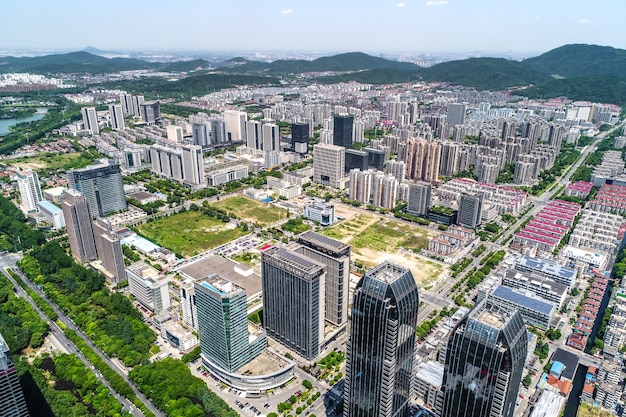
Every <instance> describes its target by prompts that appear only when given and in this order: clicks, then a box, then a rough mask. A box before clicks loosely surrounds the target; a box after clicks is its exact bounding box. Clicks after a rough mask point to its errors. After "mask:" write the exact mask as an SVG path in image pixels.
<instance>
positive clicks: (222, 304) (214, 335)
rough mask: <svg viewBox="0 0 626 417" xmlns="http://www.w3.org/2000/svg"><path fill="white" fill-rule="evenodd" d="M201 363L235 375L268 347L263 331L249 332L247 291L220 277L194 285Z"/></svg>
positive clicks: (215, 276) (212, 277) (208, 278)
mask: <svg viewBox="0 0 626 417" xmlns="http://www.w3.org/2000/svg"><path fill="white" fill-rule="evenodd" d="M194 290H195V299H196V308H197V312H198V332H199V333H200V349H201V355H202V359H203V362H205V363H206V364H207V365H208V366H209V367H210V368H212V369H215V367H217V368H219V369H218V372H219V371H220V370H222V371H226V372H228V373H232V372H235V371H236V370H238V369H239V368H241V367H242V366H244V365H245V364H247V363H248V362H250V361H251V360H252V359H254V358H255V357H256V356H258V355H259V354H261V353H262V352H263V350H265V348H266V347H267V338H266V334H265V332H264V331H262V330H260V329H257V330H259V331H254V332H250V330H249V324H248V313H247V303H246V291H245V290H244V289H243V288H242V287H239V286H238V285H235V284H234V283H233V282H231V281H229V280H227V279H225V278H222V277H221V276H219V275H215V274H214V275H211V276H209V277H207V278H206V279H204V280H202V281H199V282H196V283H195V284H194Z"/></svg>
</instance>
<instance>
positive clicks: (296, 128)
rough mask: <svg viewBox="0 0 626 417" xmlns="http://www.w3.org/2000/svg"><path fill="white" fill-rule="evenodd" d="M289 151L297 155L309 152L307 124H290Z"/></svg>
mask: <svg viewBox="0 0 626 417" xmlns="http://www.w3.org/2000/svg"><path fill="white" fill-rule="evenodd" d="M291 150H292V151H294V152H298V153H299V154H302V155H304V154H306V153H308V152H309V124H308V123H301V122H296V123H292V124H291Z"/></svg>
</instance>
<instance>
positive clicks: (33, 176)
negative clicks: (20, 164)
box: [15, 170, 43, 213]
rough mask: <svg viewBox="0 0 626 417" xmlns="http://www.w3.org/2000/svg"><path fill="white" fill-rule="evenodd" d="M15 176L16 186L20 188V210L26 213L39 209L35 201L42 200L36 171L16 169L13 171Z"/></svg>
mask: <svg viewBox="0 0 626 417" xmlns="http://www.w3.org/2000/svg"><path fill="white" fill-rule="evenodd" d="M15 178H16V179H17V188H18V189H19V190H20V198H21V201H22V203H21V208H22V211H24V212H26V213H28V212H31V211H39V206H38V205H37V203H39V202H40V201H43V195H42V194H41V186H40V185H39V176H37V173H36V172H35V171H31V170H28V171H18V172H16V173H15Z"/></svg>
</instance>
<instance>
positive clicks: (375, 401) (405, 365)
mask: <svg viewBox="0 0 626 417" xmlns="http://www.w3.org/2000/svg"><path fill="white" fill-rule="evenodd" d="M418 307H419V296H418V291H417V286H416V285H415V279H414V278H413V274H411V271H410V270H409V269H407V268H404V267H401V266H399V265H394V264H392V263H389V262H384V263H382V264H381V265H379V266H377V267H376V268H373V269H371V270H369V271H368V272H367V273H366V274H365V275H364V276H363V278H361V280H360V281H359V283H358V284H357V286H356V289H355V291H354V298H353V301H352V315H351V317H352V318H351V324H350V339H349V340H348V353H347V362H346V380H345V384H344V407H343V410H344V411H343V413H344V416H345V417H368V416H387V417H392V416H397V417H400V416H405V415H407V412H408V407H409V399H410V395H411V379H412V373H413V356H414V353H415V327H416V326H417V313H418Z"/></svg>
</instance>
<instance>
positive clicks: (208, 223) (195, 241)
mask: <svg viewBox="0 0 626 417" xmlns="http://www.w3.org/2000/svg"><path fill="white" fill-rule="evenodd" d="M138 229H139V232H140V233H141V234H142V235H143V236H145V237H146V238H147V239H149V240H151V241H153V242H156V243H157V244H159V245H161V246H163V247H165V248H167V249H170V250H172V251H174V252H175V253H177V254H180V255H183V256H194V255H197V254H198V253H201V252H204V251H206V250H209V249H212V248H215V247H217V246H220V245H223V244H224V243H226V242H229V241H231V240H233V239H237V238H239V237H241V236H243V235H245V234H246V232H244V231H242V230H241V229H240V228H232V225H230V224H226V223H223V222H222V221H220V220H215V219H212V218H210V217H207V216H206V215H204V214H202V213H201V212H200V211H187V212H184V213H178V214H174V215H172V216H169V217H164V218H162V219H159V220H155V221H153V222H150V223H144V224H142V225H140V226H138Z"/></svg>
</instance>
